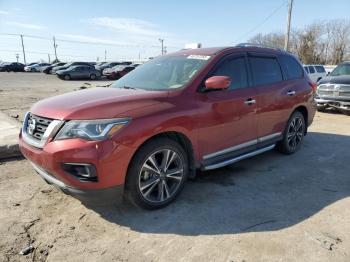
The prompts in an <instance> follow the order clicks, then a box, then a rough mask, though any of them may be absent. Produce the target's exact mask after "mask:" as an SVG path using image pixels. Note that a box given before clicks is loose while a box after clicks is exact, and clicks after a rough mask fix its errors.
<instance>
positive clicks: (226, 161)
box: [203, 145, 275, 170]
mask: <svg viewBox="0 0 350 262" xmlns="http://www.w3.org/2000/svg"><path fill="white" fill-rule="evenodd" d="M274 147H275V145H271V146H267V147H264V148H260V149H258V150H255V151H253V152H250V153H247V154H244V155H241V156H238V157H235V158H232V159H229V160H225V161H223V162H221V163H217V164H214V165H209V166H205V167H204V168H203V170H212V169H216V168H220V167H224V166H227V165H230V164H233V163H235V162H238V161H241V160H243V159H246V158H250V157H252V156H256V155H259V154H261V153H264V152H267V151H269V150H271V149H273V148H274Z"/></svg>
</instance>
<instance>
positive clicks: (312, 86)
mask: <svg viewBox="0 0 350 262" xmlns="http://www.w3.org/2000/svg"><path fill="white" fill-rule="evenodd" d="M309 85H310V87H311V89H312V92H314V93H316V91H317V84H316V83H314V82H311V81H310V82H309Z"/></svg>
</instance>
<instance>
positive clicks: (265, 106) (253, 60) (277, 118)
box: [249, 53, 295, 146]
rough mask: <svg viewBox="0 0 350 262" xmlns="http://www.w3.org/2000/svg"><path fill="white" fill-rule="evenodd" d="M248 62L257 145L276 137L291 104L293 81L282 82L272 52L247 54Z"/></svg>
mask: <svg viewBox="0 0 350 262" xmlns="http://www.w3.org/2000/svg"><path fill="white" fill-rule="evenodd" d="M249 64H250V69H251V75H252V82H253V86H254V87H255V89H256V92H257V96H256V101H257V126H258V127H257V129H258V130H257V136H258V142H259V143H260V145H261V146H263V145H264V144H270V143H273V142H274V141H276V140H278V139H280V137H281V135H282V132H283V130H284V125H285V123H286V120H287V119H288V114H289V111H290V108H291V107H292V106H293V97H292V96H293V95H291V94H292V93H293V92H294V91H295V90H294V89H295V87H294V86H293V84H287V85H286V84H285V83H284V81H283V74H282V68H281V66H280V64H279V61H278V58H277V56H276V55H274V54H260V53H250V54H249Z"/></svg>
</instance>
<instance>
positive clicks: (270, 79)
mask: <svg viewBox="0 0 350 262" xmlns="http://www.w3.org/2000/svg"><path fill="white" fill-rule="evenodd" d="M249 60H250V64H251V67H252V72H253V80H254V84H255V85H267V84H272V83H277V82H280V81H282V72H281V68H280V65H279V63H278V61H277V59H276V58H273V57H250V58H249Z"/></svg>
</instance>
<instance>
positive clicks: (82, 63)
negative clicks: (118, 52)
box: [51, 62, 94, 74]
mask: <svg viewBox="0 0 350 262" xmlns="http://www.w3.org/2000/svg"><path fill="white" fill-rule="evenodd" d="M76 65H85V66H91V67H94V66H93V65H91V64H90V63H89V62H71V63H67V64H65V65H63V66H55V67H53V68H52V69H51V71H52V74H56V72H57V71H58V70H65V69H67V68H69V67H71V66H76Z"/></svg>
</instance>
